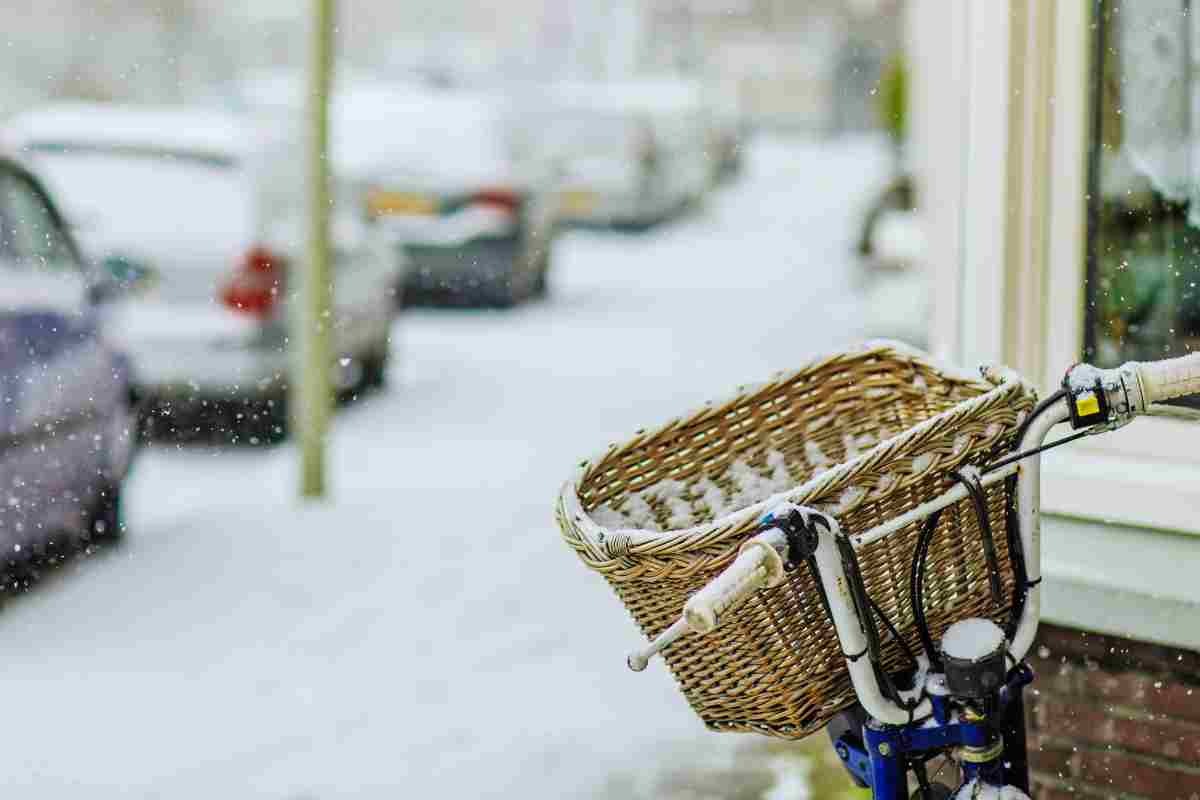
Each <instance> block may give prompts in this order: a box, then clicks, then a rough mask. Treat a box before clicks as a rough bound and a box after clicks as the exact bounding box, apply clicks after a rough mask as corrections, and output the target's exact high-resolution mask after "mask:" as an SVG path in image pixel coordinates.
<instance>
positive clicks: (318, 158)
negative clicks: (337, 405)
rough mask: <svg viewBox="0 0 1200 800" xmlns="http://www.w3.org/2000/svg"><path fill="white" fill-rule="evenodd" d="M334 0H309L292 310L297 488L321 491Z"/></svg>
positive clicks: (329, 289)
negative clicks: (303, 175)
mask: <svg viewBox="0 0 1200 800" xmlns="http://www.w3.org/2000/svg"><path fill="white" fill-rule="evenodd" d="M334 13H335V11H334V0H313V20H312V52H311V54H310V61H309V68H308V97H307V114H306V116H307V123H308V136H307V137H306V139H307V142H308V217H309V222H308V229H309V230H308V254H307V255H308V257H307V258H306V259H305V264H304V272H303V276H302V277H301V281H300V299H301V302H300V309H299V312H300V313H298V314H297V315H296V316H295V320H296V323H295V324H296V325H298V327H299V330H298V331H297V332H296V333H297V335H296V337H295V340H296V341H298V342H299V343H300V365H299V367H300V368H299V376H298V380H296V381H293V390H292V391H293V396H294V397H295V399H296V400H297V402H295V403H294V406H295V409H296V410H295V415H294V417H293V420H294V422H295V427H296V430H297V432H298V433H299V437H300V494H301V496H302V497H311V498H319V497H324V496H325V489H326V485H325V438H326V431H327V429H328V427H329V415H330V411H331V408H332V405H333V388H332V384H331V381H330V374H329V371H330V369H331V368H332V360H333V357H332V353H331V349H330V326H331V324H332V322H333V319H332V305H333V302H332V300H333V285H332V284H333V277H332V275H331V274H330V270H329V250H330V247H329V210H330V208H329V204H330V190H329V158H328V156H329V93H330V85H331V83H332V73H333V26H334Z"/></svg>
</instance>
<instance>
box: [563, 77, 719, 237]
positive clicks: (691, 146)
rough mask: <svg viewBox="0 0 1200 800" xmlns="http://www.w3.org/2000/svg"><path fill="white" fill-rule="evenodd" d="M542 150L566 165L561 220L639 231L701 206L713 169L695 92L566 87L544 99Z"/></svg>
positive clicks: (613, 85) (659, 86) (639, 84)
mask: <svg viewBox="0 0 1200 800" xmlns="http://www.w3.org/2000/svg"><path fill="white" fill-rule="evenodd" d="M544 97H545V104H546V105H545V108H544V110H543V112H542V113H543V115H544V116H545V121H544V123H543V126H544V128H545V129H546V133H545V134H544V135H545V140H546V145H545V146H546V147H547V148H548V149H550V150H551V151H553V152H554V153H556V154H557V155H558V157H559V158H560V159H561V161H562V164H563V173H564V174H563V178H562V185H561V187H560V188H561V200H560V202H561V209H562V215H563V217H564V219H566V220H568V221H571V222H576V223H586V224H604V225H617V226H622V227H632V228H644V227H647V226H649V225H652V224H654V223H656V222H660V221H662V220H664V219H667V218H669V217H671V216H672V215H675V214H677V213H678V212H679V211H680V210H682V209H684V208H686V207H687V206H688V205H690V204H692V203H695V202H697V201H699V200H700V199H701V198H702V197H703V196H704V193H705V192H706V191H707V189H708V188H709V186H710V184H711V182H712V176H713V174H714V167H713V164H712V162H711V159H710V157H709V154H708V152H707V149H708V147H709V137H710V131H709V126H708V123H707V118H706V112H705V108H704V105H703V103H702V95H701V92H700V90H699V89H698V87H695V86H693V85H692V84H689V83H686V82H680V81H656V80H647V81H625V82H564V83H559V84H555V85H553V86H551V87H549V88H548V89H547V90H546V91H545V93H544Z"/></svg>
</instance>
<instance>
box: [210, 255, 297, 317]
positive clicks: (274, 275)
mask: <svg viewBox="0 0 1200 800" xmlns="http://www.w3.org/2000/svg"><path fill="white" fill-rule="evenodd" d="M285 267H286V264H285V261H284V259H283V257H282V256H280V255H278V254H276V253H273V252H271V251H270V250H268V249H267V248H265V247H261V246H260V247H252V248H250V249H249V250H248V251H246V254H245V255H244V256H242V258H241V260H240V261H239V262H238V265H237V268H236V269H235V270H234V272H233V274H232V275H230V276H229V279H228V280H227V281H226V282H225V284H224V285H223V286H222V287H221V291H220V297H221V302H223V303H224V304H225V305H226V306H227V307H229V308H231V309H233V310H234V311H240V312H242V313H244V314H253V315H254V316H257V317H265V316H267V315H269V314H270V313H271V312H272V311H274V310H275V306H276V305H277V304H278V303H279V298H280V296H281V295H282V293H283V278H284V271H285Z"/></svg>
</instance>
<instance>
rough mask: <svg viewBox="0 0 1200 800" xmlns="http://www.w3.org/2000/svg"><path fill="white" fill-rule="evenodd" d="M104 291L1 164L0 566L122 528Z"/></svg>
mask: <svg viewBox="0 0 1200 800" xmlns="http://www.w3.org/2000/svg"><path fill="white" fill-rule="evenodd" d="M107 285H108V284H107V283H106V279H104V278H103V277H101V276H97V275H96V274H95V273H93V272H92V271H90V270H89V269H88V268H87V267H85V262H84V260H83V259H82V257H81V255H80V252H79V250H78V248H77V247H76V245H75V242H74V240H73V239H72V237H71V234H70V232H69V231H68V230H67V228H66V226H65V225H64V223H63V219H62V217H61V216H60V215H59V213H58V210H57V208H56V207H55V205H54V203H53V202H51V200H50V197H49V196H48V195H47V193H46V192H45V190H44V189H43V188H42V186H41V184H40V183H39V182H38V181H37V180H36V179H35V178H34V177H33V176H32V175H31V174H29V173H28V172H26V171H25V170H24V169H22V168H21V167H19V166H18V165H17V164H16V163H14V162H12V161H10V160H8V159H0V397H3V398H4V402H2V403H0V487H2V491H0V497H2V498H3V502H0V570H4V571H6V572H7V571H8V570H10V569H11V568H12V567H13V566H14V565H17V564H21V563H24V562H26V561H27V560H28V559H29V558H31V557H36V556H38V555H41V554H44V553H45V552H46V551H47V550H54V549H65V548H66V547H68V546H69V545H71V544H72V543H77V542H79V541H82V540H87V539H89V538H92V537H116V536H118V535H119V534H120V533H121V532H122V530H123V527H122V520H121V487H122V483H123V481H124V478H125V476H126V474H127V472H128V470H129V465H130V461H131V458H132V456H133V451H134V446H135V441H136V430H137V418H136V409H135V407H134V392H133V388H132V385H131V381H130V369H129V364H128V361H127V359H126V358H124V357H123V356H122V355H120V354H119V353H118V352H117V351H116V350H114V348H113V347H112V345H111V344H110V343H109V342H108V341H107V340H106V339H105V337H104V336H103V335H102V330H101V327H100V325H99V321H100V314H99V313H98V312H97V308H96V301H97V300H98V299H99V298H100V296H102V295H103V294H104V292H105V289H106V287H107Z"/></svg>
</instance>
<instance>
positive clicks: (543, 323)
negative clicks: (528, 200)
mask: <svg viewBox="0 0 1200 800" xmlns="http://www.w3.org/2000/svg"><path fill="white" fill-rule="evenodd" d="M750 155H751V158H750V159H749V171H748V173H747V174H746V175H745V176H744V177H743V178H742V179H741V180H740V181H739V182H737V183H736V184H734V185H732V186H730V187H728V188H725V189H722V190H720V191H719V192H717V193H715V194H714V195H713V196H712V197H710V198H709V201H708V202H707V204H706V206H705V207H704V208H703V209H700V210H698V211H697V212H695V213H694V214H692V215H690V216H689V217H688V218H686V219H683V220H680V221H678V222H677V223H675V224H672V225H669V226H666V227H664V228H662V229H661V230H657V231H653V232H651V233H649V234H646V235H641V236H636V235H623V234H619V233H607V232H575V233H571V234H568V235H567V236H565V237H564V238H563V239H562V240H561V241H560V245H559V250H558V252H557V253H556V257H557V260H556V270H557V272H556V274H555V276H554V279H553V285H552V288H551V295H550V299H549V300H548V301H547V302H545V303H542V304H537V305H534V306H530V307H527V308H523V309H520V310H517V311H514V312H509V313H489V312H480V313H471V312H434V311H429V312H421V313H413V314H407V315H405V317H404V318H403V319H402V320H400V321H399V322H398V323H397V326H396V330H395V335H394V341H393V347H394V350H395V356H396V368H395V369H394V370H393V374H392V375H391V383H390V386H389V388H388V390H387V391H386V392H385V393H382V394H376V395H372V396H370V397H369V398H367V400H366V401H365V402H363V403H360V404H358V405H356V406H353V407H350V408H348V409H346V410H344V412H343V413H341V414H340V415H339V416H338V419H337V423H336V431H335V436H334V440H333V454H332V475H333V501H332V502H331V503H329V504H327V505H313V506H307V507H306V506H303V505H301V504H299V503H298V502H297V501H296V500H295V499H294V487H295V479H294V478H295V454H294V452H293V450H292V449H291V448H290V447H281V448H278V449H275V450H272V451H253V450H204V449H196V448H185V449H183V450H172V449H162V448H156V449H154V450H152V451H150V452H146V453H144V454H143V457H142V459H141V460H140V463H139V464H138V465H137V468H136V475H135V478H134V480H133V482H132V485H131V495H130V498H129V516H130V525H131V532H130V535H129V538H128V540H127V541H126V543H125V544H124V545H123V546H121V547H118V548H113V549H110V550H106V551H102V552H100V553H99V554H97V555H95V556H93V557H91V558H87V559H80V560H77V561H76V562H75V563H73V564H72V565H71V566H69V567H68V568H66V569H64V570H62V571H61V572H60V573H59V574H56V575H54V576H52V577H51V578H49V579H48V580H47V581H45V582H43V583H42V584H41V585H39V586H37V587H35V589H34V590H33V591H32V592H31V593H29V594H28V595H25V596H22V597H19V598H16V599H15V600H13V601H12V602H9V603H8V604H7V605H6V606H5V608H4V610H3V614H0V642H2V644H0V647H3V653H2V655H0V659H2V662H3V664H4V669H3V673H4V683H3V686H4V688H5V691H6V703H5V708H6V712H7V718H8V725H7V726H6V727H7V730H8V734H7V735H6V736H5V739H4V743H3V745H4V746H3V755H0V763H2V764H3V769H4V774H5V781H4V782H5V784H6V785H7V786H8V787H9V788H10V790H15V791H16V792H17V793H18V794H19V795H20V796H23V797H74V796H80V797H84V796H86V797H88V798H92V799H94V798H103V797H171V798H193V797H195V798H206V799H207V798H214V797H260V796H261V797H279V798H329V797H355V798H358V797H381V798H382V797H388V798H392V797H412V798H418V797H444V798H460V797H461V798H478V797H525V798H562V797H587V796H600V797H610V796H611V797H634V798H637V797H679V798H682V797H703V796H711V795H712V794H716V795H722V796H723V795H724V794H725V793H726V791H727V789H728V787H729V786H731V785H732V784H731V783H729V782H728V781H732V780H733V779H734V778H736V776H738V775H745V774H747V773H746V770H747V769H749V768H748V767H747V766H746V765H747V764H759V767H754V769H760V768H761V769H760V772H759V773H755V774H758V775H759V777H758V778H755V779H754V780H755V781H758V783H757V784H756V785H759V786H761V787H762V788H763V791H764V792H766V791H767V790H770V791H771V794H769V795H766V794H764V795H762V796H770V797H775V798H788V797H803V796H805V794H806V790H805V788H804V786H805V784H804V781H803V780H802V779H800V778H799V777H798V776H797V775H796V774H792V773H787V772H786V770H784V771H783V772H781V771H780V769H779V768H778V764H777V761H776V760H774V758H773V757H768V756H769V755H770V752H774V751H770V752H768V751H759V750H754V751H753V752H755V753H757V754H758V755H756V756H754V757H753V758H751V759H750V760H749V761H747V760H746V759H744V758H742V759H740V760H739V758H738V754H739V753H743V752H750V751H751V750H753V748H754V747H756V745H755V740H754V739H753V737H736V736H716V735H714V734H709V733H707V732H706V731H705V730H704V729H703V727H702V726H701V724H700V723H699V721H698V720H697V719H696V718H694V717H693V715H692V713H691V712H690V710H689V709H688V708H687V707H686V705H685V703H684V702H683V700H682V697H681V696H680V695H679V694H678V693H677V692H676V691H675V689H674V687H673V685H672V683H671V679H670V677H669V675H668V674H667V673H666V671H665V670H664V669H662V668H661V666H659V667H655V668H652V669H650V670H648V671H647V672H646V673H643V674H641V675H634V674H632V673H630V672H628V671H627V670H626V669H625V667H624V654H625V652H626V651H627V650H628V649H629V648H630V646H631V645H634V644H636V642H637V639H638V637H637V633H636V630H635V629H634V627H633V625H632V624H631V623H630V622H629V620H628V618H627V616H626V615H625V613H624V612H623V611H622V609H621V607H620V604H619V603H618V602H617V600H616V599H615V598H614V597H612V595H611V593H610V591H609V590H608V588H607V587H606V586H605V585H604V584H603V582H602V581H601V580H599V579H598V578H596V577H595V576H593V575H591V574H590V573H588V572H587V570H585V569H584V567H583V566H582V565H580V564H579V563H578V562H577V561H576V560H575V558H574V556H573V555H571V553H570V552H569V551H568V550H567V548H565V547H564V546H563V545H562V544H561V542H560V541H559V539H558V533H557V530H556V528H555V526H554V523H553V519H552V516H551V508H552V501H553V498H554V496H555V494H556V492H557V490H558V487H559V484H560V482H561V481H562V480H563V479H564V478H565V477H566V476H567V474H568V473H569V471H570V469H571V467H572V466H573V465H574V464H575V463H576V462H578V461H579V460H580V459H581V458H582V457H584V456H586V455H588V454H590V453H593V452H595V451H597V450H599V449H600V448H602V447H603V446H604V445H605V444H606V443H607V442H609V441H614V440H617V439H619V438H622V437H624V436H626V435H628V434H629V433H631V432H632V431H633V430H634V429H636V428H639V427H642V426H645V425H647V424H652V423H654V422H656V421H659V420H661V419H663V418H665V417H668V416H670V415H673V414H675V413H677V412H680V411H683V410H686V409H688V408H690V407H692V406H694V405H696V404H698V403H700V402H702V401H704V400H705V399H708V398H710V397H714V396H720V395H723V394H725V393H727V392H728V391H729V390H730V389H731V388H732V387H734V386H736V385H737V384H739V383H742V382H746V381H753V380H758V379H761V378H763V377H765V376H767V375H768V374H770V373H771V372H773V371H775V370H778V369H786V368H789V367H791V366H794V365H796V364H798V363H799V362H801V361H803V360H804V359H805V358H807V357H808V356H810V355H812V354H815V353H818V352H822V351H826V350H829V349H831V348H834V347H838V346H841V345H844V344H846V343H848V342H850V341H852V340H855V339H857V338H859V335H860V333H861V330H862V325H863V320H862V319H861V310H860V308H859V304H858V302H857V300H856V299H855V297H854V295H853V293H852V292H851V289H850V286H851V285H852V275H851V271H852V265H851V258H852V255H851V249H852V244H853V241H854V237H855V235H856V233H857V231H856V229H855V226H856V224H857V223H858V220H859V218H860V217H859V213H858V212H859V211H860V209H861V208H862V207H863V205H864V204H865V202H866V197H865V194H866V191H867V190H868V188H870V187H874V186H877V185H878V184H879V182H880V180H881V178H882V174H883V171H884V169H885V162H884V156H885V150H884V148H883V147H882V145H881V144H880V143H879V142H875V141H871V140H853V141H841V142H776V141H768V142H760V143H758V144H757V145H756V146H755V148H754V150H753V151H752V153H751V154H750ZM748 748H749V750H748ZM763 752H767V755H763ZM754 758H757V759H758V760H757V761H755V760H754ZM693 763H694V764H696V765H697V768H698V770H699V771H697V772H695V775H694V776H693V777H694V778H695V779H694V780H693V779H689V778H688V777H687V776H688V775H689V774H691V773H689V770H690V769H692V767H691V765H692V764H693ZM722 770H724V772H722ZM739 770H741V772H739ZM751 771H753V770H751ZM720 775H724V776H725V778H724V781H726V782H725V783H723V782H722V780H723V779H721V778H720V777H719V776H720ZM763 775H766V776H767V777H766V778H763V777H762V776H763ZM681 776H682V777H681ZM695 776H700V777H695ZM703 776H708V777H703ZM746 780H750V779H748V778H747V779H746ZM752 782H753V781H752ZM722 785H724V786H725V787H726V789H721V788H720V786H722ZM680 787H682V788H680ZM772 787H773V788H772ZM746 796H758V795H746Z"/></svg>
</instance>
